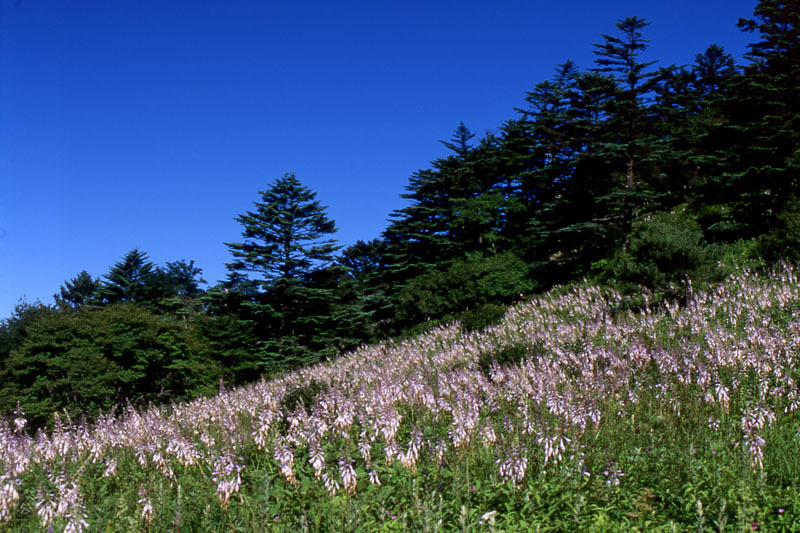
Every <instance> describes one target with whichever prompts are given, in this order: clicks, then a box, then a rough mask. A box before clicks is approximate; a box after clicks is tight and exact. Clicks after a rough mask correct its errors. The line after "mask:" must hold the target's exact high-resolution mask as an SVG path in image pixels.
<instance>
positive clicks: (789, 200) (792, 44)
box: [721, 0, 800, 255]
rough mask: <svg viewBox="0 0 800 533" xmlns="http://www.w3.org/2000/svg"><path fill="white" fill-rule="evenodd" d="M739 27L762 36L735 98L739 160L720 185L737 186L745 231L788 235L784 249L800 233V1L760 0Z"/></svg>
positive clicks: (738, 210) (736, 157) (751, 50)
mask: <svg viewBox="0 0 800 533" xmlns="http://www.w3.org/2000/svg"><path fill="white" fill-rule="evenodd" d="M739 27H740V28H741V29H742V30H743V31H746V32H752V33H756V34H757V35H758V37H759V40H758V41H757V42H755V43H753V44H750V45H749V52H748V53H747V54H746V57H747V58H748V59H749V60H750V61H751V63H750V64H749V65H747V66H746V67H745V71H744V78H743V80H742V83H741V84H740V85H739V86H737V88H736V95H735V99H734V100H733V101H732V102H731V112H732V115H733V125H734V126H733V129H734V130H735V136H736V137H735V142H734V146H733V147H732V150H731V151H730V158H731V160H732V161H735V163H734V165H733V169H732V172H730V173H728V174H727V175H726V176H725V182H724V183H721V185H723V186H726V187H730V188H732V192H733V195H732V196H733V198H735V212H736V218H737V222H739V223H740V224H741V225H742V232H741V233H740V235H750V236H752V235H759V234H763V233H765V232H778V233H783V234H785V235H784V237H783V238H782V239H783V240H784V241H785V242H784V244H782V245H779V250H776V252H777V253H778V255H782V254H783V253H784V252H790V251H791V250H792V249H794V250H796V249H797V240H798V238H800V235H797V234H796V232H797V230H792V229H791V228H792V227H796V226H797V225H798V224H800V220H797V214H796V213H797V212H798V210H800V198H798V192H797V191H798V186H800V150H798V148H797V147H798V146H800V83H798V80H800V1H798V0H789V1H778V0H761V1H760V2H759V3H758V5H757V6H756V8H755V9H754V12H753V18H752V19H740V21H739ZM787 231H788V233H786V232H787ZM792 233H795V235H794V236H792V235H791V234H792ZM787 239H788V240H787ZM779 240H780V239H779ZM781 250H782V251H781Z"/></svg>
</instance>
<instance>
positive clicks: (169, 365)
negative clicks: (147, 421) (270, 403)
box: [0, 303, 219, 424]
mask: <svg viewBox="0 0 800 533" xmlns="http://www.w3.org/2000/svg"><path fill="white" fill-rule="evenodd" d="M3 372H4V377H5V378H6V379H5V380H4V383H3V385H2V387H1V388H0V406H2V410H3V412H10V411H11V410H12V409H13V407H14V406H15V405H16V404H17V402H19V403H20V405H21V406H22V408H23V410H24V411H25V413H27V415H28V417H29V418H30V419H31V420H32V421H33V422H34V423H36V424H40V423H42V422H45V421H47V420H49V419H50V417H51V415H52V414H53V413H55V412H57V411H61V410H66V411H67V412H68V413H69V414H70V415H71V416H73V417H81V416H86V417H93V416H95V415H97V414H98V413H101V412H104V411H108V410H110V409H112V408H114V407H115V406H116V407H120V406H122V405H124V404H126V403H131V404H134V405H143V404H146V403H148V402H160V401H165V400H167V399H179V398H189V397H193V396H196V395H198V394H207V393H211V392H214V391H215V385H216V383H217V381H218V376H219V371H218V368H217V366H216V365H215V364H214V362H213V361H212V360H210V359H208V358H204V357H202V356H201V355H198V354H197V347H196V339H194V338H193V336H192V332H191V330H187V329H186V328H184V327H183V326H182V325H181V324H180V323H178V322H176V321H174V320H172V319H170V318H167V317H159V316H157V315H155V314H153V313H152V312H150V311H148V310H147V309H145V308H143V307H140V306H136V305H134V304H130V303H127V304H126V303H123V304H116V305H112V306H108V307H106V308H102V309H84V310H82V311H81V312H80V313H72V312H54V313H47V314H44V315H42V316H40V317H38V318H37V319H36V321H35V322H33V323H32V324H31V325H30V326H28V327H27V328H26V335H25V338H24V340H23V341H22V342H20V343H19V344H18V345H17V346H16V347H15V348H14V349H13V350H12V352H11V354H10V356H9V358H8V359H7V360H6V361H5V368H4V371H3Z"/></svg>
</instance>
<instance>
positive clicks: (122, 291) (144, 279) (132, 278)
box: [95, 248, 160, 305]
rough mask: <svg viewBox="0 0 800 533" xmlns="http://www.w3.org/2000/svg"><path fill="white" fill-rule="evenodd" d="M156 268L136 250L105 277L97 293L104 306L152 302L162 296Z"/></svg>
mask: <svg viewBox="0 0 800 533" xmlns="http://www.w3.org/2000/svg"><path fill="white" fill-rule="evenodd" d="M156 271H157V270H156V266H155V264H154V263H153V262H152V261H150V259H149V258H148V257H147V254H146V253H144V252H142V251H140V250H139V249H138V248H134V249H133V250H131V251H130V252H128V253H127V254H126V255H125V257H123V258H122V259H121V260H120V261H117V262H116V263H114V266H113V267H111V269H110V270H109V271H108V274H106V275H105V276H103V277H104V278H105V281H103V282H101V284H100V286H99V287H98V288H97V291H96V292H95V297H96V298H97V301H98V302H99V303H101V304H103V305H108V304H113V303H120V302H140V303H144V302H151V301H153V300H155V299H156V298H158V297H159V296H160V294H159V292H160V291H159V289H160V287H159V283H158V280H157V277H156Z"/></svg>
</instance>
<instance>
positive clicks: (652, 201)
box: [0, 0, 800, 429]
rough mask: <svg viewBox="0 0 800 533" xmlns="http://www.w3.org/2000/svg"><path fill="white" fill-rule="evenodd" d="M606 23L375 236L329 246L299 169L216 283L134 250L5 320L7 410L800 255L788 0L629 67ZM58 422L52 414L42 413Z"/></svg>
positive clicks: (214, 378)
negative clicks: (663, 58)
mask: <svg viewBox="0 0 800 533" xmlns="http://www.w3.org/2000/svg"><path fill="white" fill-rule="evenodd" d="M648 24H649V23H648V21H646V20H643V19H641V18H637V17H635V16H631V17H627V18H624V19H621V20H619V22H618V23H617V24H616V27H614V28H609V33H608V34H607V35H602V36H600V37H599V38H598V42H597V44H595V45H594V54H595V61H594V64H593V66H592V67H591V68H590V69H588V70H581V69H579V68H578V67H577V65H576V64H575V63H573V62H572V61H570V60H565V61H564V62H563V63H561V64H558V65H555V66H554V68H553V74H552V77H551V78H549V79H546V80H542V81H541V82H539V83H538V84H537V85H535V86H534V87H533V88H532V89H531V90H530V92H528V93H527V94H524V95H520V102H519V107H518V108H516V109H513V110H509V118H508V119H507V120H506V121H505V122H504V123H502V124H500V125H498V126H497V128H496V129H495V130H494V131H493V132H491V133H486V134H485V135H483V136H480V135H477V134H476V133H475V132H473V131H471V130H470V129H469V127H468V126H467V125H465V124H463V123H461V124H458V125H457V127H456V128H455V130H454V132H453V135H452V137H451V138H449V139H447V140H445V141H443V145H444V147H445V148H446V150H447V155H445V156H442V157H441V158H439V159H436V160H434V161H432V162H430V164H429V165H428V167H427V168H423V169H421V170H419V171H417V172H415V173H414V174H413V175H411V176H410V177H409V179H408V184H407V186H406V189H405V192H403V193H402V198H404V199H405V200H406V203H405V207H403V208H402V209H399V210H397V211H395V212H393V213H391V215H390V219H389V220H388V223H387V226H386V228H385V230H384V231H383V233H382V234H381V235H380V236H377V237H376V238H375V239H373V240H371V241H369V242H363V241H358V242H356V243H354V244H350V245H347V246H342V245H340V244H339V243H337V241H336V240H335V238H334V236H335V233H336V224H335V221H334V220H331V218H330V217H329V216H328V215H327V213H326V208H325V206H322V205H320V203H319V201H318V200H317V199H316V195H315V192H314V191H312V190H310V189H309V188H307V187H306V186H304V185H303V183H302V176H295V175H294V174H292V173H287V174H285V175H283V176H280V177H275V179H274V180H273V181H271V182H269V183H267V184H266V186H265V189H264V190H263V191H257V192H256V191H254V202H253V204H252V207H251V209H250V210H249V211H246V212H244V213H241V214H238V215H236V214H235V213H232V214H231V216H232V217H234V216H235V217H236V220H237V221H238V222H239V223H240V224H241V238H240V239H238V242H230V243H225V244H226V246H227V247H228V249H229V250H230V262H229V263H228V264H227V265H226V266H227V270H228V275H227V278H226V279H225V280H223V281H220V282H217V283H215V284H213V285H208V284H207V283H206V281H205V280H204V279H203V272H202V270H201V268H199V267H198V266H197V265H196V264H195V262H194V261H193V260H191V259H177V258H176V261H174V262H167V263H166V264H163V265H159V264H155V263H154V262H153V261H151V260H150V258H149V256H148V254H147V251H146V250H139V249H137V248H134V249H132V250H130V252H128V253H127V254H126V255H125V256H124V257H121V258H120V259H119V261H118V262H116V263H115V264H113V265H110V266H109V268H108V270H107V271H106V272H105V273H89V272H86V271H83V272H79V273H76V275H75V276H74V277H73V278H71V279H68V280H65V281H64V283H63V285H62V286H61V287H54V288H53V290H54V291H55V294H54V300H55V303H54V304H52V305H46V304H43V303H40V302H35V303H29V302H21V303H20V304H19V305H18V306H17V307H16V309H15V310H14V312H13V313H12V315H11V316H9V317H6V318H5V319H3V320H2V322H0V414H1V415H3V416H4V417H7V418H8V419H9V420H10V419H13V418H14V417H18V416H21V415H22V414H23V413H24V417H25V419H26V420H27V423H28V424H29V425H28V428H34V429H35V428H40V427H52V425H53V424H54V423H55V421H56V419H58V418H59V417H60V418H61V419H64V417H68V418H69V419H70V420H73V421H75V422H77V421H80V420H91V419H94V418H95V417H97V416H98V415H100V414H103V413H110V412H116V413H122V412H125V411H126V410H127V409H130V408H144V407H147V406H152V405H165V404H168V403H171V402H177V401H184V400H193V399H196V398H202V397H209V396H211V395H214V394H216V393H217V392H219V391H221V390H230V389H231V388H232V387H235V386H239V385H244V384H248V383H255V382H257V381H259V380H260V379H262V378H267V379H269V378H278V377H280V376H282V375H285V374H286V373H287V372H289V371H292V370H296V369H301V368H305V367H308V366H309V365H312V364H315V363H318V362H321V361H333V360H334V359H336V358H337V357H339V356H340V355H341V354H345V353H347V352H351V351H353V350H354V349H356V348H358V347H360V346H365V345H368V344H372V343H376V342H379V341H384V340H386V339H403V338H411V337H413V336H414V335H418V334H421V333H424V332H426V331H430V330H432V329H434V328H436V327H438V326H442V325H445V324H450V323H456V322H458V323H459V324H460V325H461V327H462V328H463V329H464V330H465V331H479V330H483V329H484V328H486V327H487V326H491V325H492V324H497V323H499V322H500V320H501V319H502V317H503V316H504V313H505V312H506V309H507V308H508V306H509V305H511V304H514V303H515V302H522V301H525V300H527V299H530V298H532V297H534V296H536V295H541V294H544V293H545V292H546V291H549V290H551V289H553V288H554V287H557V286H570V285H573V286H574V285H579V284H581V283H591V284H596V285H600V286H605V287H611V288H613V289H614V290H616V291H619V294H621V295H622V297H621V298H620V299H619V300H618V301H617V303H616V304H615V306H616V307H614V308H612V309H610V311H609V312H610V313H625V312H629V311H632V310H633V311H641V310H645V309H655V308H658V307H659V306H672V305H677V306H683V305H686V304H687V303H688V302H689V301H691V299H692V297H693V295H694V294H696V293H698V292H699V291H703V290H707V289H709V288H710V287H713V286H715V284H717V283H719V282H720V281H721V280H723V279H724V278H725V277H726V276H727V275H728V274H730V273H731V271H732V269H734V268H739V267H742V266H747V267H749V268H753V269H767V268H770V267H772V266H773V265H775V264H776V263H778V262H779V261H787V262H796V261H797V260H798V259H800V183H799V182H800V34H799V33H798V32H800V4H799V3H798V1H797V0H792V1H786V2H783V1H776V0H761V1H760V2H759V3H758V4H757V6H756V7H755V9H754V12H753V13H752V15H751V16H750V17H748V18H742V19H740V21H739V24H738V25H739V28H740V29H741V30H742V31H743V32H747V33H748V34H750V35H751V36H752V44H750V45H749V48H748V53H747V54H746V57H745V61H744V62H743V63H737V61H735V60H734V58H733V57H732V56H731V55H730V54H729V53H728V52H726V50H725V49H723V48H722V47H721V46H718V45H712V46H709V47H708V48H707V49H706V50H698V51H697V55H696V58H695V61H694V63H693V64H690V65H674V64H667V63H656V62H651V61H645V60H643V57H644V55H645V52H646V50H647V48H648V44H649V40H648V31H647V30H648ZM56 415H57V416H56Z"/></svg>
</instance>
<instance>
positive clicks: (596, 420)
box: [0, 265, 800, 532]
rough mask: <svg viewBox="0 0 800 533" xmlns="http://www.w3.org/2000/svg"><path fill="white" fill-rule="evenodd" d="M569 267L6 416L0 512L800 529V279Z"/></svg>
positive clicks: (50, 520) (228, 524) (346, 526)
mask: <svg viewBox="0 0 800 533" xmlns="http://www.w3.org/2000/svg"><path fill="white" fill-rule="evenodd" d="M797 277H798V276H797V273H796V271H795V269H794V268H793V267H792V266H789V265H782V266H780V267H778V268H776V269H774V270H773V271H771V272H770V273H766V274H756V273H753V272H750V271H746V270H745V271H739V272H738V273H736V274H734V275H732V276H731V277H729V278H728V279H727V280H726V281H725V282H723V283H722V284H720V285H718V286H716V287H713V288H712V289H710V290H709V291H707V292H697V293H695V294H694V295H693V296H692V298H691V299H689V301H688V302H685V304H684V305H679V304H677V303H675V304H666V305H659V306H644V307H643V308H641V309H637V310H630V308H628V307H626V306H625V305H623V304H624V301H623V298H622V297H621V296H620V295H619V294H618V293H616V292H614V291H613V290H606V289H600V288H595V287H586V286H573V287H569V288H557V289H554V290H553V291H551V292H550V293H548V294H547V295H545V296H542V297H538V298H536V299H534V300H531V301H528V302H526V303H522V304H518V305H516V306H514V307H511V308H510V309H509V310H508V311H507V313H506V314H505V316H504V318H503V319H502V320H501V321H500V322H499V323H497V324H496V325H494V326H490V327H488V328H487V329H485V330H482V331H468V330H466V329H465V328H463V327H462V326H460V325H459V324H458V323H453V324H451V325H447V326H440V327H436V328H434V329H432V330H430V331H428V332H426V333H425V334H422V335H420V336H418V337H416V338H412V339H406V340H395V341H387V342H385V343H383V344H378V345H372V346H366V347H362V348H360V349H358V350H355V351H353V352H351V353H349V354H347V355H345V356H343V357H340V358H337V359H335V360H332V361H328V362H323V363H320V364H316V365H313V366H309V367H305V368H302V369H298V370H295V371H292V372H290V373H287V374H285V375H283V376H281V377H279V378H277V379H273V380H270V381H261V382H259V383H256V384H253V385H250V386H246V387H243V388H237V389H232V390H221V391H220V393H219V394H218V395H216V396H214V397H207V398H201V399H197V400H195V401H192V402H190V403H181V404H174V405H171V406H167V407H159V408H151V409H147V410H135V409H133V408H129V409H128V410H127V411H125V412H124V413H123V414H121V415H119V416H112V415H108V416H102V417H100V418H98V419H96V420H72V419H69V418H68V417H66V416H61V417H57V418H56V422H55V424H54V425H53V426H52V427H50V428H49V429H47V430H40V431H37V432H36V433H34V434H31V433H30V432H28V431H27V430H26V420H25V415H24V413H22V412H18V413H17V416H16V418H14V419H11V420H7V421H5V422H4V423H3V425H2V427H0V530H7V531H40V530H41V531H65V532H80V531H104V532H105V531H108V532H112V531H220V532H221V531H292V532H298V531H411V530H414V531H420V532H422V531H432V532H433V531H797V530H800V490H798V489H799V488H800V422H799V421H798V409H799V408H800V396H799V395H798V392H799V391H798V384H799V383H800V370H798V368H799V366H798V357H800V284H799V283H798V279H797Z"/></svg>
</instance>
